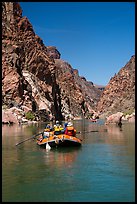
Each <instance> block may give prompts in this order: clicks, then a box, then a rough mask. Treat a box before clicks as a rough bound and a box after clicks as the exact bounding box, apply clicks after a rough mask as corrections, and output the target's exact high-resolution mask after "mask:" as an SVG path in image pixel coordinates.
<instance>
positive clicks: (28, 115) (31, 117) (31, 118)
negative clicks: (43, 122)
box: [25, 111, 35, 120]
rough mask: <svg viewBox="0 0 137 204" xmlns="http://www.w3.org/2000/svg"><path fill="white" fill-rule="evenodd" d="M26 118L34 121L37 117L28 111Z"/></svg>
mask: <svg viewBox="0 0 137 204" xmlns="http://www.w3.org/2000/svg"><path fill="white" fill-rule="evenodd" d="M25 118H26V119H27V120H34V118H35V116H34V114H33V113H32V112H30V111H28V112H27V113H25Z"/></svg>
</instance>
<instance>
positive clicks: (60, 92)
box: [2, 2, 135, 121]
mask: <svg viewBox="0 0 137 204" xmlns="http://www.w3.org/2000/svg"><path fill="white" fill-rule="evenodd" d="M66 49H67V48H66ZM93 80H94V79H93ZM2 106H3V109H8V108H12V109H13V108H15V107H16V108H18V109H21V110H22V111H23V114H26V113H27V112H30V113H33V116H34V118H33V119H34V120H37V121H39V120H42V121H48V120H55V119H56V120H57V119H58V120H64V119H66V118H67V117H71V118H79V117H85V118H89V117H91V116H92V115H97V116H99V117H100V116H101V115H102V116H103V115H105V116H107V115H109V114H112V113H115V112H118V111H121V112H124V111H127V110H129V111H131V110H134V109H135V55H134V56H131V59H129V62H127V64H126V65H125V66H124V67H122V68H121V69H120V71H119V72H118V73H117V74H115V76H113V77H112V78H111V79H110V81H109V83H108V84H107V85H106V86H105V87H103V86H101V87H100V86H98V85H95V84H94V83H93V82H89V81H87V80H86V78H85V77H84V76H79V72H78V68H77V69H76V68H72V66H71V65H70V64H69V63H68V62H66V61H64V60H63V59H61V54H60V52H59V51H58V50H57V48H56V46H45V45H44V43H43V41H42V39H41V38H40V37H39V36H37V35H36V34H35V32H34V30H33V26H32V25H31V23H30V22H29V20H28V18H27V17H25V16H22V9H21V7H20V4H19V3H17V2H2Z"/></svg>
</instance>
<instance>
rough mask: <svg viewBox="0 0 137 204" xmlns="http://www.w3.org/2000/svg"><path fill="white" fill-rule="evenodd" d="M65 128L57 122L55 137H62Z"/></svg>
mask: <svg viewBox="0 0 137 204" xmlns="http://www.w3.org/2000/svg"><path fill="white" fill-rule="evenodd" d="M62 131H63V127H62V126H61V125H60V123H59V121H58V120H57V121H56V124H55V125H54V135H60V134H62Z"/></svg>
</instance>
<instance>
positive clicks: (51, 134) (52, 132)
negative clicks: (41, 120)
mask: <svg viewBox="0 0 137 204" xmlns="http://www.w3.org/2000/svg"><path fill="white" fill-rule="evenodd" d="M37 144H38V145H39V146H41V147H44V148H45V147H46V148H51V147H61V146H62V147H64V146H80V145H81V139H79V138H77V137H76V129H75V128H74V127H73V124H72V123H71V122H68V123H65V124H64V127H62V125H60V123H59V121H56V124H55V125H54V127H53V128H52V127H51V126H50V125H49V124H48V125H47V126H46V128H45V129H44V132H43V133H42V134H41V135H40V136H39V138H38V139H37Z"/></svg>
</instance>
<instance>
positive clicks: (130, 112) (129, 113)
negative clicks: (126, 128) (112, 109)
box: [123, 109, 134, 116]
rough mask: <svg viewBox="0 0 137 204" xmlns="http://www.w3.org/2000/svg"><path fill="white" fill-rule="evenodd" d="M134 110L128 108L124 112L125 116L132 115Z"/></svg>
mask: <svg viewBox="0 0 137 204" xmlns="http://www.w3.org/2000/svg"><path fill="white" fill-rule="evenodd" d="M133 112H134V110H133V109H129V110H126V111H125V112H124V113H123V114H124V116H126V115H131V114H132V113H133Z"/></svg>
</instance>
